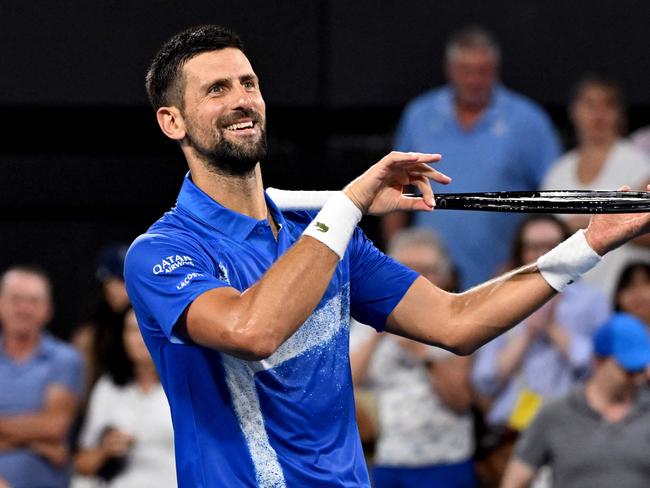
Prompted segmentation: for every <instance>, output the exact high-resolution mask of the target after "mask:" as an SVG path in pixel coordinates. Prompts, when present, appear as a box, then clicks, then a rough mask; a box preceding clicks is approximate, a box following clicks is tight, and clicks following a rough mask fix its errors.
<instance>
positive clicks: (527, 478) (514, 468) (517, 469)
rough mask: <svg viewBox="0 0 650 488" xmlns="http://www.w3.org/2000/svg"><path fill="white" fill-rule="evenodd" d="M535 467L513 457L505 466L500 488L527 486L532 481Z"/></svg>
mask: <svg viewBox="0 0 650 488" xmlns="http://www.w3.org/2000/svg"><path fill="white" fill-rule="evenodd" d="M536 473H537V469H536V468H534V467H532V466H529V465H528V464H526V463H524V462H523V461H520V460H519V459H517V458H515V457H513V458H512V459H510V462H508V465H507V466H506V472H505V474H504V475H503V480H501V488H527V487H529V486H530V484H531V483H532V482H533V479H534V478H535V474H536Z"/></svg>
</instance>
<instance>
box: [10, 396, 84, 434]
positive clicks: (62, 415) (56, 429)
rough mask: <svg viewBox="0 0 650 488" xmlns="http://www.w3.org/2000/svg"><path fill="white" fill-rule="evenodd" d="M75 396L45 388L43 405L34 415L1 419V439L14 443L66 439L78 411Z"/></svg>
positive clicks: (11, 416)
mask: <svg viewBox="0 0 650 488" xmlns="http://www.w3.org/2000/svg"><path fill="white" fill-rule="evenodd" d="M78 404H79V401H78V399H77V396H76V395H75V394H74V393H72V392H71V391H70V390H68V389H67V388H65V387H63V386H60V385H52V386H50V387H49V388H48V389H47V392H46V395H45V404H44V407H43V409H42V410H40V411H38V412H36V413H30V414H23V415H5V416H1V417H0V439H3V440H7V441H8V442H10V443H13V444H28V443H30V442H32V441H58V442H63V441H65V440H66V437H67V434H68V431H69V430H70V426H71V425H72V421H73V420H74V416H75V414H76V412H77V407H78Z"/></svg>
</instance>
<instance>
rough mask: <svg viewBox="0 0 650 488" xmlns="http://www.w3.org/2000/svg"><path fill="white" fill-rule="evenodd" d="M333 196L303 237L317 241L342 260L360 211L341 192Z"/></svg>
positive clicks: (359, 218) (359, 216) (360, 214)
mask: <svg viewBox="0 0 650 488" xmlns="http://www.w3.org/2000/svg"><path fill="white" fill-rule="evenodd" d="M333 193H334V195H333V196H332V197H331V198H330V199H329V200H328V201H327V203H326V204H325V205H324V206H323V209H322V210H321V211H320V212H318V214H317V215H316V218H314V220H312V221H311V223H310V224H309V225H308V226H307V228H306V229H305V231H304V232H303V235H305V236H310V237H313V238H314V239H317V240H319V241H320V242H322V243H323V244H325V245H326V246H327V247H329V248H330V249H331V250H332V251H334V252H335V253H336V254H338V256H339V260H340V259H343V256H344V255H345V250H346V249H347V248H348V242H350V238H351V237H352V233H353V232H354V229H355V228H356V227H357V224H358V223H359V221H360V220H361V216H362V213H361V210H359V207H357V206H356V205H355V204H354V203H353V202H352V200H350V199H349V198H348V197H347V196H346V195H345V193H343V192H342V191H337V192H333Z"/></svg>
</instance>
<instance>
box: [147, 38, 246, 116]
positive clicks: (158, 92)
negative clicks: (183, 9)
mask: <svg viewBox="0 0 650 488" xmlns="http://www.w3.org/2000/svg"><path fill="white" fill-rule="evenodd" d="M229 47H232V48H235V49H239V50H240V51H242V52H244V45H243V43H242V41H241V39H239V37H238V36H237V34H235V33H234V32H232V31H230V30H229V29H227V28H225V27H222V26H220V25H198V26H194V27H190V28H189V29H186V30H184V31H183V32H179V33H178V34H176V35H175V36H174V37H172V38H171V39H169V40H168V41H167V42H166V43H165V44H163V46H162V48H160V51H158V53H157V54H156V56H155V57H154V58H153V60H152V61H151V64H150V65H149V69H148V70H147V75H146V77H145V87H146V88H147V95H148V96H149V101H150V102H151V105H152V106H153V108H154V110H158V109H159V108H160V107H164V106H169V105H177V106H178V107H180V108H183V92H184V87H185V83H184V80H183V76H182V75H183V72H182V70H183V65H184V64H185V63H186V62H187V61H189V60H190V59H192V58H193V57H194V56H197V55H198V54H201V53H204V52H209V51H218V50H220V49H225V48H229Z"/></svg>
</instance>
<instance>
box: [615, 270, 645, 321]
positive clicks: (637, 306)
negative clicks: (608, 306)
mask: <svg viewBox="0 0 650 488" xmlns="http://www.w3.org/2000/svg"><path fill="white" fill-rule="evenodd" d="M614 307H615V308H616V310H617V311H619V312H625V313H629V314H630V315H634V316H635V317H636V318H637V319H639V320H641V321H642V322H643V323H644V324H646V326H648V327H650V264H648V263H629V264H628V265H627V266H626V267H625V268H624V269H623V271H622V272H621V276H620V277H619V279H618V283H617V285H616V292H615V293H614Z"/></svg>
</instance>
